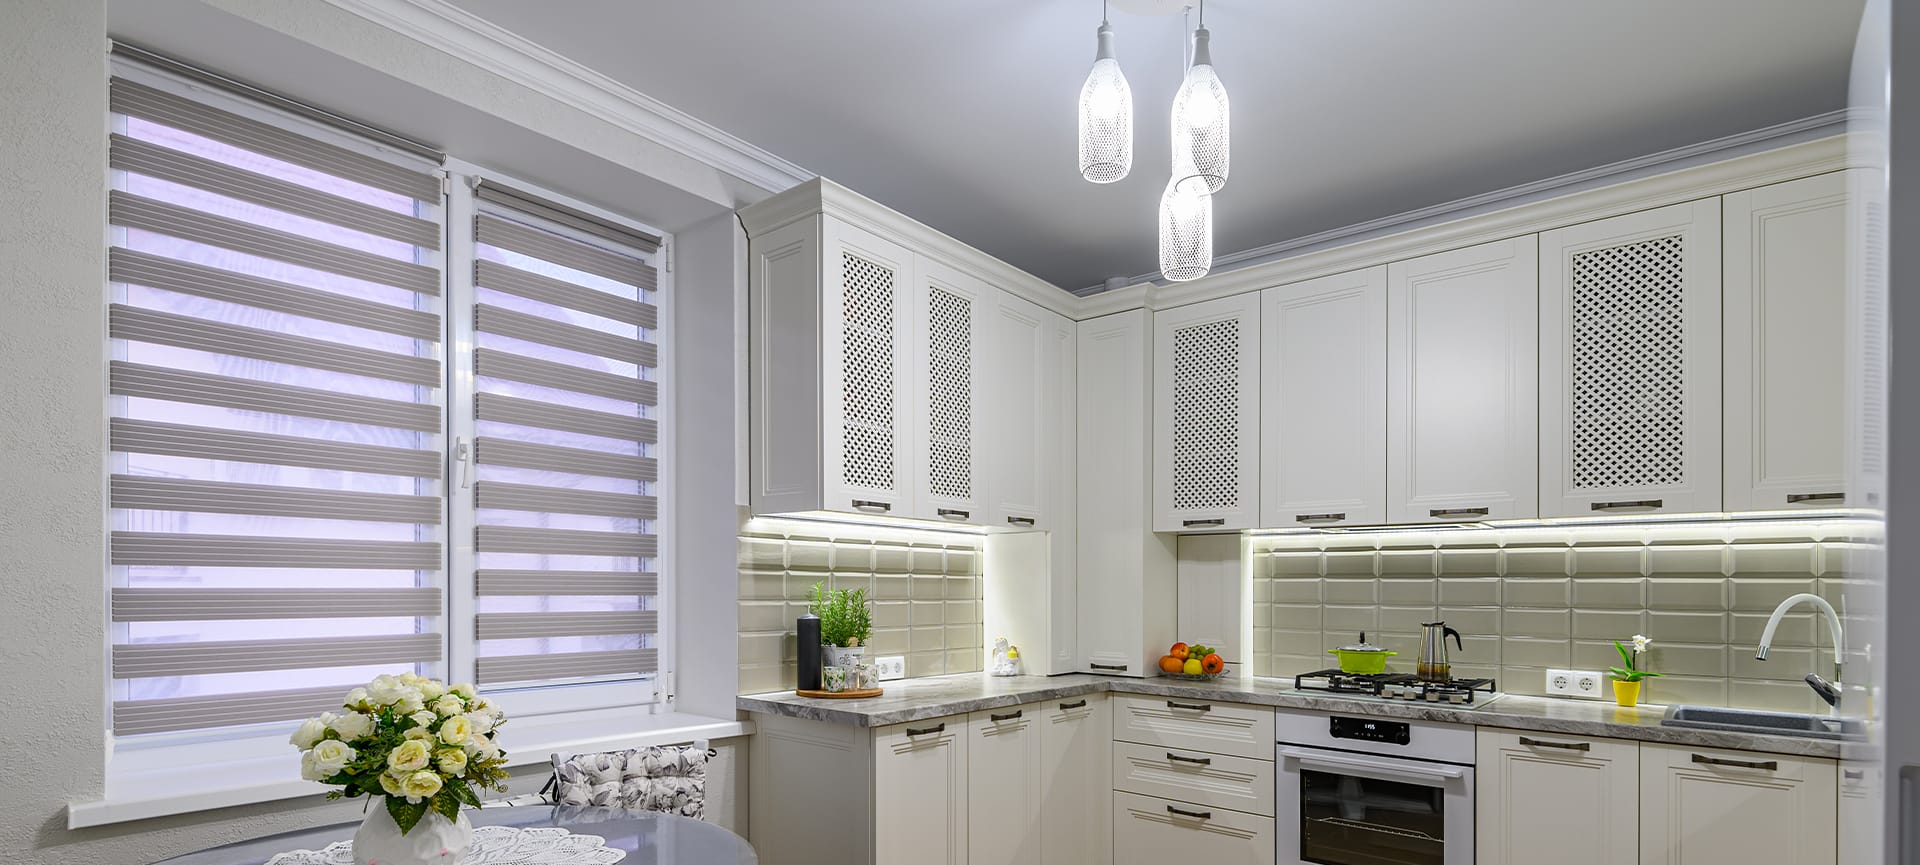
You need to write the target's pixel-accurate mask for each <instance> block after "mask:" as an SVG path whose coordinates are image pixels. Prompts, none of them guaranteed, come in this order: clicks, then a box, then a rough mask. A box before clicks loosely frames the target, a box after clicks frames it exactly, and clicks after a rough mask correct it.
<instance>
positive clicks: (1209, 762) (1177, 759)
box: [1167, 751, 1213, 766]
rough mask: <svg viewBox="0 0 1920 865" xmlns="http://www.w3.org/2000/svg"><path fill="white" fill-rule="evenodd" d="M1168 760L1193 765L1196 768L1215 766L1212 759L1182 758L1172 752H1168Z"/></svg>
mask: <svg viewBox="0 0 1920 865" xmlns="http://www.w3.org/2000/svg"><path fill="white" fill-rule="evenodd" d="M1167 759H1169V760H1173V761H1175V762H1179V763H1192V764H1194V765H1195V766H1211V765H1213V759H1212V758H1210V757H1182V756H1180V755H1179V754H1175V753H1173V752H1172V751H1168V752H1167Z"/></svg>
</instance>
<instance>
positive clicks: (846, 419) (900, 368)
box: [820, 219, 917, 516]
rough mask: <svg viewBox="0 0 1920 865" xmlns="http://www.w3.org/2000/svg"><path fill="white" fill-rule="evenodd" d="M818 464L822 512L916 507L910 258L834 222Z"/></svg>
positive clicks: (825, 299)
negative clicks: (913, 453)
mask: <svg viewBox="0 0 1920 865" xmlns="http://www.w3.org/2000/svg"><path fill="white" fill-rule="evenodd" d="M824 231H825V236H826V242H825V243H824V244H823V246H824V249H823V253H822V258H823V259H824V260H823V261H822V263H821V264H822V269H823V271H824V273H825V279H824V280H823V285H822V287H821V311H820V313H821V351H820V361H821V363H820V366H821V391H822V400H821V402H822V417H821V427H822V429H821V438H822V441H823V443H824V447H823V449H822V450H823V453H824V455H825V456H824V458H823V460H822V467H821V471H822V473H823V475H824V477H823V478H822V481H823V486H824V488H825V490H826V495H825V496H824V499H825V501H824V502H823V506H824V507H825V509H827V510H832V511H846V512H852V513H868V514H889V515H892V516H905V515H909V512H910V511H911V510H912V507H913V490H914V478H915V477H916V476H917V475H916V466H915V465H914V462H913V459H912V457H911V453H912V441H913V435H914V426H913V420H912V419H913V413H912V412H913V406H912V394H913V384H912V382H913V378H912V377H911V376H910V375H909V373H910V371H911V367H912V358H911V356H910V351H911V340H912V330H913V328H914V321H913V318H912V307H913V286H914V285H915V279H916V277H915V274H914V256H913V253H912V252H910V251H908V250H907V249H906V248H905V247H902V246H899V245H898V244H894V243H890V242H888V241H886V240H883V239H881V238H879V237H877V236H875V235H873V234H871V233H869V232H866V231H862V230H860V229H858V228H855V227H853V226H850V225H847V224H845V223H842V222H840V221H838V220H834V219H827V220H825V226H824Z"/></svg>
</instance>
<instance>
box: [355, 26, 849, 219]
mask: <svg viewBox="0 0 1920 865" xmlns="http://www.w3.org/2000/svg"><path fill="white" fill-rule="evenodd" d="M326 2H328V3H330V4H332V5H333V6H335V7H338V8H340V9H342V10H344V11H346V12H350V13H352V14H354V15H358V16H360V17H361V18H365V19H367V20H368V21H371V22H373V23H375V24H379V25H380V26H382V27H385V28H387V29H389V30H392V31H394V32H396V33H399V34H401V35H403V36H406V37H408V38H411V39H413V40H415V41H418V42H420V43H422V44H424V45H427V46H430V47H432V48H435V49H437V50H439V51H442V52H445V53H446V54H449V55H451V56H454V57H457V58H459V59H461V60H464V61H467V62H469V63H472V64H474V65H476V66H479V67H481V68H483V69H486V70H488V71H490V72H492V73H494V74H496V75H499V76H501V77H503V78H506V79H507V80H509V81H512V82H514V83H515V84H518V85H520V86H522V87H526V88H528V89H530V90H533V91H535V92H537V93H540V94H543V95H545V96H548V97H550V98H552V99H555V100H557V101H559V102H561V103H563V104H566V105H568V106H570V107H572V108H575V109H577V110H580V111H583V112H587V113H589V114H592V115H594V116H596V117H599V118H601V119H603V120H605V121H607V122H608V123H611V124H613V125H615V126H618V127H620V128H621V129H624V130H626V131H628V132H630V133H632V134H634V135H635V136H638V137H640V138H643V139H646V140H648V141H651V142H653V143H655V144H658V145H660V146H661V147H665V148H667V149H668V150H671V151H674V152H676V153H679V154H681V155H683V156H686V157H688V158H690V159H693V160H696V161H698V162H700V163H702V164H705V165H708V166H711V167H712V168H714V169H715V170H718V171H722V172H725V173H727V174H729V175H732V176H734V177H737V178H739V179H741V180H743V181H746V182H747V183H751V184H753V185H754V186H757V187H759V188H761V189H764V190H766V191H767V193H769V194H772V193H776V192H780V191H782V190H785V189H789V188H791V187H794V186H798V185H799V184H801V183H805V182H806V181H808V180H811V179H813V177H814V174H813V172H810V171H808V170H806V169H805V168H802V167H800V166H798V165H795V164H793V163H792V162H789V161H787V160H785V159H782V158H780V157H778V156H776V155H774V154H772V153H770V152H768V151H766V150H763V149H761V148H759V147H756V146H754V145H753V144H751V143H749V142H747V141H745V140H742V139H740V138H738V137H735V136H733V135H731V134H729V133H727V132H726V131H724V130H722V129H720V128H719V127H716V126H714V125H712V124H710V123H706V122H704V121H702V120H700V119H699V118H696V117H694V116H692V115H690V114H687V113H686V112H684V111H681V110H679V109H677V108H674V107H673V106H671V105H668V104H666V103H664V102H661V101H660V100H658V99H654V98H653V97H651V96H648V95H646V94H645V93H641V92H640V91H638V90H635V89H633V88H632V87H628V86H627V85H625V84H621V83H620V82H618V81H615V80H613V79H612V78H609V77H607V76H605V75H602V74H600V73H598V72H595V71H593V70H592V69H589V68H587V67H585V66H582V65H581V64H579V63H576V62H574V61H572V60H569V59H567V58H566V57H563V56H561V55H559V54H556V53H554V52H553V51H550V50H548V49H546V48H544V47H542V46H540V45H538V44H536V43H533V42H530V41H528V40H527V39H525V38H523V37H521V36H519V35H518V34H515V33H513V32H511V31H508V30H506V29H504V28H501V27H499V26H497V25H495V24H493V23H492V22H490V21H487V20H486V19H484V18H480V17H478V16H475V15H473V14H472V13H470V12H467V11H465V10H463V9H460V8H459V7H456V6H453V5H451V4H449V3H446V2H444V0H326Z"/></svg>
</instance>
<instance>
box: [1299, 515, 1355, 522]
mask: <svg viewBox="0 0 1920 865" xmlns="http://www.w3.org/2000/svg"><path fill="white" fill-rule="evenodd" d="M1346 518H1347V515H1346V514H1294V515H1293V521H1294V522H1296V523H1337V522H1340V521H1341V520H1344V519H1346Z"/></svg>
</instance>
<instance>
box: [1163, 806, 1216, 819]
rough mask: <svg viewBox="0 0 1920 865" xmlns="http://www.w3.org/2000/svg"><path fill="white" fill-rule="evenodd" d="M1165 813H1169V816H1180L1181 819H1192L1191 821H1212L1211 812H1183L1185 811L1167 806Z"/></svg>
mask: <svg viewBox="0 0 1920 865" xmlns="http://www.w3.org/2000/svg"><path fill="white" fill-rule="evenodd" d="M1167 813H1169V814H1178V815H1180V816H1182V817H1192V818H1193V819H1195V820H1211V819H1213V812H1212V811H1188V810H1185V809H1182V808H1175V807H1173V806H1172V805H1168V806H1167Z"/></svg>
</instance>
